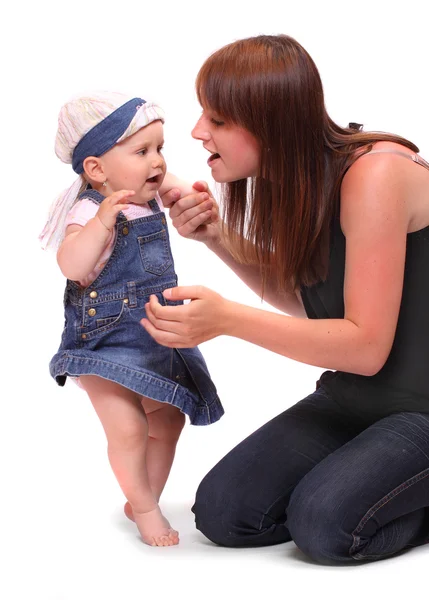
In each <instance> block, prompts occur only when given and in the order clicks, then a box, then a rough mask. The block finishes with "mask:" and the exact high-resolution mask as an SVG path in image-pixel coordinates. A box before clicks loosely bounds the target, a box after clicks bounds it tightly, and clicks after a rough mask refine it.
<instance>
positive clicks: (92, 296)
mask: <svg viewBox="0 0 429 600" xmlns="http://www.w3.org/2000/svg"><path fill="white" fill-rule="evenodd" d="M97 296H98V294H97V292H96V291H95V290H92V292H90V294H89V297H90V298H97Z"/></svg>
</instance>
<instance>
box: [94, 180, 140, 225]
mask: <svg viewBox="0 0 429 600" xmlns="http://www.w3.org/2000/svg"><path fill="white" fill-rule="evenodd" d="M134 194H135V192H134V190H119V192H114V193H113V194H112V195H111V196H107V198H105V199H104V200H103V202H102V203H101V204H100V208H99V209H98V211H97V215H96V216H97V217H98V219H99V220H100V221H101V223H102V224H103V225H104V227H105V228H106V229H108V230H109V231H112V229H113V228H114V226H115V223H116V217H117V215H118V214H119V213H120V212H121V210H125V209H126V208H127V207H128V198H130V197H131V196H134Z"/></svg>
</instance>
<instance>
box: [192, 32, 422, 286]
mask: <svg viewBox="0 0 429 600" xmlns="http://www.w3.org/2000/svg"><path fill="white" fill-rule="evenodd" d="M196 90H197V95H198V99H199V101H200V103H201V105H202V106H203V107H209V108H210V109H212V110H213V111H215V112H216V113H217V114H218V115H219V116H220V117H222V119H223V120H225V123H226V126H228V124H236V125H239V126H241V127H243V128H245V129H247V130H248V131H249V132H250V133H251V134H253V135H254V137H255V138H256V139H257V140H258V142H259V144H260V152H261V161H260V171H259V174H258V176H256V177H255V178H252V179H250V180H247V179H243V180H239V181H234V182H232V183H228V184H226V185H225V186H224V189H223V209H224V219H225V223H226V225H227V230H228V239H229V245H230V249H231V251H232V253H233V255H234V256H235V258H236V259H237V260H239V261H240V262H243V263H247V264H249V263H250V264H252V263H254V264H258V265H259V266H260V269H261V276H262V281H263V288H262V289H264V285H265V283H266V280H267V277H268V276H269V277H274V278H275V280H276V281H277V287H278V290H279V291H291V290H293V289H297V288H299V287H300V286H302V285H306V286H308V285H312V284H314V283H316V282H317V281H320V280H323V279H325V278H326V276H327V271H328V257H329V235H330V226H331V223H332V220H333V218H334V216H335V214H336V211H337V210H338V204H339V203H338V199H339V192H340V187H341V181H342V179H343V177H344V174H345V173H346V171H347V169H348V168H349V167H350V166H351V165H352V164H353V162H354V161H355V160H356V158H357V157H358V156H360V155H361V154H364V153H366V152H368V151H369V150H370V149H371V144H373V143H375V142H377V141H390V142H396V143H399V144H402V145H404V146H407V147H408V148H410V149H412V150H413V151H415V152H418V148H417V147H416V146H415V145H414V144H412V143H411V142H409V141H408V140H406V139H404V138H402V137H399V136H395V135H392V134H387V133H380V132H363V131H360V128H359V126H357V128H356V127H354V128H353V127H350V126H349V127H348V128H343V127H340V126H339V125H337V124H336V123H334V122H333V121H332V119H331V118H330V117H329V115H328V113H327V112H326V108H325V103H324V96H323V87H322V82H321V79H320V75H319V72H318V70H317V68H316V65H315V64H314V62H313V60H312V58H311V57H310V55H309V54H308V53H307V52H306V50H305V49H304V48H303V47H302V46H301V45H300V44H298V42H296V41H295V40H294V39H293V38H291V37H289V36H286V35H278V36H265V35H261V36H257V37H252V38H247V39H243V40H238V41H236V42H233V43H232V44H229V45H227V46H224V47H223V48H221V49H220V50H218V51H216V52H215V53H214V54H212V55H211V56H210V57H209V58H208V59H207V60H206V62H205V63H204V64H203V66H202V67H201V69H200V71H199V73H198V77H197V81H196ZM360 149H361V150H360ZM246 240H247V241H246ZM249 242H250V243H249Z"/></svg>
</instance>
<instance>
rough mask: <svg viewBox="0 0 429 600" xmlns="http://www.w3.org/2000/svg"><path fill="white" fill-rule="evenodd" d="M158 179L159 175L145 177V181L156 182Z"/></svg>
mask: <svg viewBox="0 0 429 600" xmlns="http://www.w3.org/2000/svg"><path fill="white" fill-rule="evenodd" d="M158 181H159V175H154V176H153V177H149V179H146V182H147V183H158Z"/></svg>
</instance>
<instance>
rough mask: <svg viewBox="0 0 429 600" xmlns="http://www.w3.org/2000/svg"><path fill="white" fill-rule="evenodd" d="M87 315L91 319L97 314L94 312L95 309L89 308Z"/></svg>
mask: <svg viewBox="0 0 429 600" xmlns="http://www.w3.org/2000/svg"><path fill="white" fill-rule="evenodd" d="M88 314H89V316H90V317H93V316H94V315H96V314H97V311H96V310H95V308H90V309H89V311H88Z"/></svg>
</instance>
